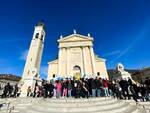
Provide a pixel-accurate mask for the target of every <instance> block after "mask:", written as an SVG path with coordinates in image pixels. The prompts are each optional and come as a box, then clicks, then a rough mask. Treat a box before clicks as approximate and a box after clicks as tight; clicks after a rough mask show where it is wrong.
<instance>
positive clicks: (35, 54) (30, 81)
mask: <svg viewBox="0 0 150 113" xmlns="http://www.w3.org/2000/svg"><path fill="white" fill-rule="evenodd" d="M45 35H46V33H45V25H44V23H43V22H39V23H38V24H37V25H36V26H35V29H34V33H33V37H32V40H31V44H30V48H29V52H28V55H27V59H26V63H25V67H24V71H23V75H22V80H21V83H22V86H21V96H22V97H25V96H26V95H27V89H28V87H29V86H30V87H31V90H32V92H33V91H34V88H35V83H36V82H40V65H41V58H42V53H43V47H44V39H45Z"/></svg>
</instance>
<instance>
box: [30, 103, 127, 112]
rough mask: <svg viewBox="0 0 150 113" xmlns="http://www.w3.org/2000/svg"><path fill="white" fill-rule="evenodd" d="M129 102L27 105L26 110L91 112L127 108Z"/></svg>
mask: <svg viewBox="0 0 150 113" xmlns="http://www.w3.org/2000/svg"><path fill="white" fill-rule="evenodd" d="M128 107H129V104H127V103H123V104H117V105H116V104H115V105H112V106H111V105H109V106H105V107H104V106H103V107H101V106H88V107H65V105H64V107H59V106H58V107H46V109H45V106H41V107H39V106H29V107H28V110H34V111H40V112H59V113H65V112H67V113H71V112H81V111H82V112H86V111H89V112H92V111H105V110H114V112H115V111H116V110H121V111H123V110H125V109H128Z"/></svg>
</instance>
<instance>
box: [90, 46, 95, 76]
mask: <svg viewBox="0 0 150 113" xmlns="http://www.w3.org/2000/svg"><path fill="white" fill-rule="evenodd" d="M89 48H90V54H91V60H92V70H93V75H94V76H96V60H95V54H94V50H93V48H92V46H90V47H89Z"/></svg>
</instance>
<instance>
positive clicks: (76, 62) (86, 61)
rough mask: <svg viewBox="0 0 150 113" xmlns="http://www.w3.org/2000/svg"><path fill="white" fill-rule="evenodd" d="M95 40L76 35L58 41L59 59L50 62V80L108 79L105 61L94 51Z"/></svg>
mask: <svg viewBox="0 0 150 113" xmlns="http://www.w3.org/2000/svg"><path fill="white" fill-rule="evenodd" d="M93 41H94V40H93V38H92V37H91V36H90V35H89V34H88V36H83V35H80V34H76V32H74V34H72V35H69V36H66V37H62V36H60V39H58V40H57V42H58V44H59V47H58V48H59V53H58V59H55V60H53V61H50V62H48V78H47V79H48V80H50V79H52V78H53V76H61V77H64V78H66V77H80V78H81V77H87V78H90V77H95V76H100V77H102V78H108V74H107V70H106V65H105V61H106V60H105V59H103V58H99V57H98V56H96V54H95V53H94V50H93Z"/></svg>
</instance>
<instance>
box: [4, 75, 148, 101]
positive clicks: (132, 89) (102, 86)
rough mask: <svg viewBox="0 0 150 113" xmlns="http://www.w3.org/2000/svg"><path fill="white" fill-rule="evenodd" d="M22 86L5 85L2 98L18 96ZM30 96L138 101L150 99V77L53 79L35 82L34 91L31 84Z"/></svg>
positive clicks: (28, 93) (28, 91) (28, 90)
mask: <svg viewBox="0 0 150 113" xmlns="http://www.w3.org/2000/svg"><path fill="white" fill-rule="evenodd" d="M19 95H20V88H19V87H18V85H17V84H16V85H15V86H12V85H10V84H9V83H8V84H7V85H6V86H5V87H4V89H3V94H2V98H6V97H18V96H19ZM27 96H28V97H44V98H68V97H74V98H89V97H108V96H112V97H114V98H117V99H132V98H133V99H134V100H135V101H136V102H138V101H150V77H149V78H146V79H145V82H144V83H143V84H139V83H138V84H137V83H135V82H134V81H133V80H132V79H130V78H129V79H128V80H127V79H120V80H112V81H109V80H107V79H102V78H100V77H95V78H81V79H79V80H76V79H73V80H72V79H69V78H65V79H59V80H55V79H52V80H50V81H45V80H43V81H42V84H41V85H39V84H38V83H35V88H34V91H32V88H31V86H29V87H28V89H27Z"/></svg>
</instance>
